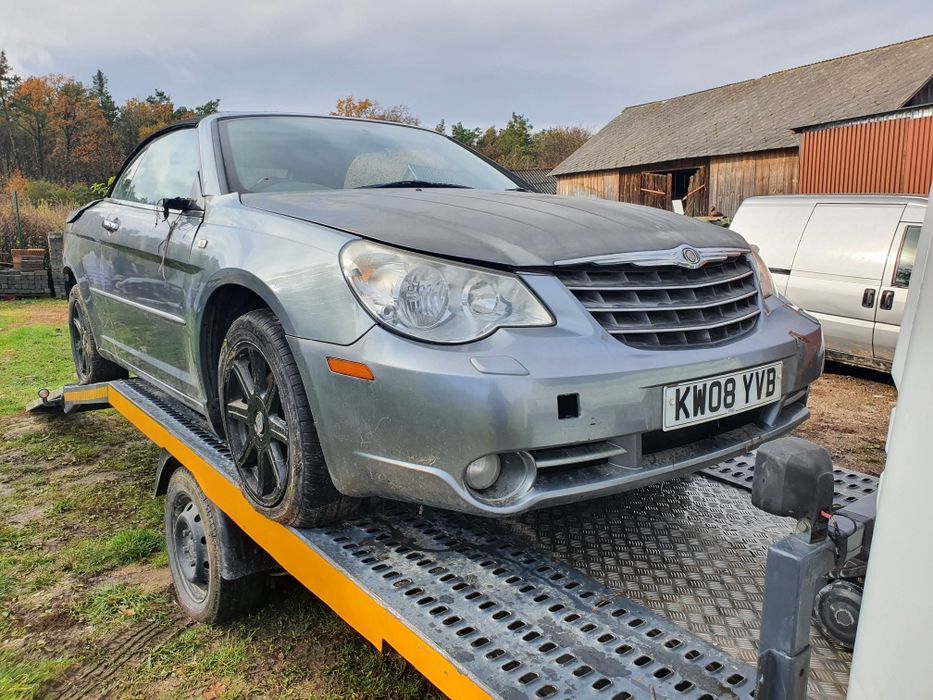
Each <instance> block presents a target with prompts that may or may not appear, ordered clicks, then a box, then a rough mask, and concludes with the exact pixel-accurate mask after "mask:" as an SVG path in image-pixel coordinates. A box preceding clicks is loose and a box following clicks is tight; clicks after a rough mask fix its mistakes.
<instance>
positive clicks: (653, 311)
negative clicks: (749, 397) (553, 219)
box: [555, 254, 761, 349]
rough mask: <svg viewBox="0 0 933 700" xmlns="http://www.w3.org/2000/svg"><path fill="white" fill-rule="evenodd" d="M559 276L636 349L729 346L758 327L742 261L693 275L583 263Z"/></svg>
mask: <svg viewBox="0 0 933 700" xmlns="http://www.w3.org/2000/svg"><path fill="white" fill-rule="evenodd" d="M555 274H556V275H557V277H558V279H560V280H561V282H563V283H564V286H566V287H567V289H568V290H570V292H571V293H572V294H573V295H574V296H575V297H576V298H577V300H578V301H579V302H580V303H581V304H582V305H583V307H584V308H585V309H586V310H587V311H589V312H590V313H591V314H592V315H593V318H594V319H596V321H597V322H599V324H600V325H601V326H602V327H603V328H605V329H606V331H607V332H608V333H610V334H611V335H612V336H613V337H615V338H617V339H618V340H620V341H622V342H624V343H626V344H628V345H631V346H633V347H640V348H659V349H663V348H678V347H697V346H703V345H714V344H717V343H723V342H728V341H730V340H734V339H736V338H739V337H741V336H743V335H745V334H746V333H749V332H750V331H751V330H752V329H754V327H755V325H756V324H757V321H758V317H759V316H760V314H761V308H760V302H759V292H758V284H757V279H756V277H755V273H754V269H753V268H752V266H751V264H750V263H749V261H748V259H747V258H746V257H745V256H744V255H738V254H737V255H733V256H731V257H729V258H728V259H726V260H722V261H717V262H710V263H707V264H706V265H703V266H701V267H698V268H695V269H691V268H686V267H680V266H678V265H659V266H653V267H642V266H636V265H633V264H630V263H622V264H617V265H598V266H596V265H590V264H581V265H580V266H578V267H572V268H558V269H557V270H555Z"/></svg>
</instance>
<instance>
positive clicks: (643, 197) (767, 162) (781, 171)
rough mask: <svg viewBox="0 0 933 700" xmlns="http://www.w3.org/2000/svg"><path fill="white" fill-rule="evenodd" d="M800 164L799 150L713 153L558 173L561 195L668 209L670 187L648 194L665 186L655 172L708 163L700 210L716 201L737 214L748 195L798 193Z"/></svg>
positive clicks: (720, 207) (723, 209) (730, 213)
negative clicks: (662, 194) (661, 193)
mask: <svg viewBox="0 0 933 700" xmlns="http://www.w3.org/2000/svg"><path fill="white" fill-rule="evenodd" d="M798 165H799V158H798V156H797V149H796V148H785V149H781V150H774V151H759V152H757V153H746V154H741V155H731V156H713V157H712V158H709V159H707V158H691V159H689V160H681V161H670V162H666V163H652V164H650V165H644V166H641V167H639V168H625V169H623V170H600V171H596V172H588V173H576V174H574V175H559V176H558V177H557V194H566V195H572V196H578V197H580V196H582V197H600V198H602V199H611V200H613V201H622V202H633V203H635V204H647V205H649V206H656V207H658V208H669V207H670V190H669V189H668V196H667V199H666V200H665V198H664V197H660V196H654V195H651V194H650V193H648V194H646V192H645V190H646V189H647V190H661V189H664V188H663V187H662V186H661V185H660V184H658V183H657V182H656V179H657V178H656V176H653V175H650V174H651V173H658V172H664V171H671V170H684V169H692V168H703V167H706V166H708V170H706V171H705V172H704V177H705V174H706V173H708V174H709V179H708V182H707V183H706V185H707V186H706V187H705V188H704V189H703V190H701V191H700V192H698V193H697V195H696V196H697V199H698V201H697V202H696V207H697V209H698V213H702V214H706V213H707V210H708V208H709V207H712V206H714V205H715V206H716V208H717V209H718V210H719V211H720V212H722V213H723V214H725V215H727V216H733V215H734V214H735V212H736V210H737V209H738V208H739V204H741V203H742V200H743V199H745V198H746V197H752V196H754V195H763V194H795V193H796V192H797V180H798ZM668 188H669V184H668ZM707 193H708V194H707Z"/></svg>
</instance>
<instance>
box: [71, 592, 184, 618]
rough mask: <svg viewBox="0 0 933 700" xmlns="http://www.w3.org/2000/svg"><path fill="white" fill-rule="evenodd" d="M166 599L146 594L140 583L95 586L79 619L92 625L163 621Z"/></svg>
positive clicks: (78, 613) (79, 611) (83, 605)
mask: <svg viewBox="0 0 933 700" xmlns="http://www.w3.org/2000/svg"><path fill="white" fill-rule="evenodd" d="M162 602H163V599H162V597H161V596H157V595H153V594H151V593H143V591H142V590H140V588H139V586H128V585H126V584H123V583H118V584H115V585H113V586H104V587H102V588H94V589H92V590H91V591H90V592H89V593H88V595H87V598H86V599H85V600H84V602H83V603H82V604H80V605H78V606H77V608H76V610H75V612H76V613H77V616H78V618H79V619H80V620H82V621H84V622H86V623H88V624H90V625H96V626H98V627H100V626H104V627H106V626H109V625H110V624H112V623H114V622H116V621H121V620H128V619H129V620H157V619H158V620H161V619H165V618H166V613H165V609H164V606H163V605H162Z"/></svg>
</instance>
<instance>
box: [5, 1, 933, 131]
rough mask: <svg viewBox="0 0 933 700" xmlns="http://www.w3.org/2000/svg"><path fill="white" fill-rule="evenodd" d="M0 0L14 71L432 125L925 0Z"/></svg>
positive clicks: (636, 93)
mask: <svg viewBox="0 0 933 700" xmlns="http://www.w3.org/2000/svg"><path fill="white" fill-rule="evenodd" d="M900 5H901V7H900V8H898V9H895V8H893V7H892V5H891V4H890V3H887V4H881V3H873V2H867V1H865V0H863V1H861V2H843V1H842V0H827V1H826V2H822V3H819V4H817V3H812V2H810V3H804V2H800V1H792V2H782V3H747V2H740V1H738V0H723V1H720V2H715V3H713V2H710V3H693V4H681V3H659V2H640V1H639V2H635V1H632V0H628V1H623V2H618V1H608V0H599V1H594V2H578V3H567V2H563V1H562V2H548V1H541V0H539V1H537V2H533V1H530V0H512V1H510V2H507V3H503V2H494V1H493V0H473V1H472V2H460V1H457V2H446V1H445V2H433V3H424V2H415V1H414V0H393V1H391V2H385V1H383V2H379V1H376V0H367V1H354V2H351V1H345V2H324V1H321V0H308V1H307V2H282V1H280V0H264V1H263V2H259V3H245V2H240V3H230V2H220V1H219V0H202V1H201V2H197V3H192V2H190V0H185V1H183V2H182V1H179V0H163V1H162V2H161V3H160V4H158V5H157V4H155V3H132V2H126V0H120V1H117V0H97V1H96V2H94V3H60V2H51V1H49V0H32V1H31V2H29V3H24V2H21V1H20V0H0V17H3V23H2V25H0V47H2V48H5V49H6V50H7V53H8V55H9V57H10V59H11V62H12V64H13V65H14V67H15V68H16V70H17V71H18V72H20V73H22V74H30V73H47V72H59V73H65V74H66V75H75V76H76V77H78V78H82V79H87V78H88V77H89V76H90V75H91V74H92V73H93V72H94V70H96V69H97V68H101V69H103V70H104V72H105V73H106V74H107V75H108V76H109V77H110V80H111V89H112V91H113V92H114V95H115V96H116V97H117V99H118V100H124V99H126V98H128V97H131V96H143V95H146V94H148V93H150V92H151V91H152V90H153V89H154V88H156V87H159V88H161V89H163V90H165V91H166V92H168V93H169V94H171V95H172V96H173V97H174V98H175V99H176V101H177V102H179V103H184V104H188V105H191V104H198V103H200V102H203V101H205V100H207V99H211V98H214V97H219V98H221V104H222V106H223V107H224V108H227V109H257V108H260V109H291V110H304V111H312V112H322V111H323V112H326V111H329V110H330V109H332V107H333V105H334V102H335V101H336V99H337V98H338V97H340V96H343V95H346V94H350V93H353V94H355V95H357V96H370V97H373V98H375V99H378V100H380V101H381V102H383V103H387V104H394V103H405V104H407V105H408V106H409V107H410V108H411V109H412V111H413V112H414V113H415V114H417V115H419V116H420V117H421V118H422V120H423V121H424V122H425V123H426V124H429V125H430V124H433V123H435V122H436V121H438V120H439V119H441V118H442V117H443V118H445V119H446V120H447V122H448V123H451V122H454V121H460V120H462V121H464V122H465V123H467V124H470V125H474V124H475V125H481V126H485V125H489V124H492V123H499V124H501V123H503V122H504V121H505V120H506V119H508V117H509V115H510V114H511V112H512V111H518V112H523V113H524V114H526V115H527V116H528V117H529V118H530V119H531V121H532V123H534V124H535V125H536V126H547V125H551V124H557V123H572V124H583V125H587V126H590V127H599V126H601V125H602V124H603V123H605V122H606V121H608V120H609V119H610V118H611V117H612V116H614V115H615V114H617V113H618V112H619V111H620V110H621V109H623V108H624V107H625V106H627V105H630V104H637V103H640V102H645V101H649V100H654V99H661V98H664V97H671V96H674V95H679V94H683V93H685V92H690V91H694V90H700V89H705V88H708V87H714V86H717V85H721V84H724V83H727V82H732V81H736V80H742V79H746V78H751V77H757V76H759V75H762V74H764V73H768V72H771V71H774V70H780V69H782V68H789V67H792V66H795V65H800V64H803V63H807V62H811V61H816V60H822V59H826V58H831V57H833V56H836V55H841V54H845V53H850V52H853V51H858V50H864V49H868V48H873V47H875V46H879V45H882V44H886V43H890V42H893V41H898V40H903V39H907V38H911V37H913V36H915V35H917V32H918V29H917V27H922V26H933V5H930V4H929V3H928V2H926V3H924V2H915V1H914V0H909V1H908V2H903V3H900Z"/></svg>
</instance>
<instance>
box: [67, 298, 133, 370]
mask: <svg viewBox="0 0 933 700" xmlns="http://www.w3.org/2000/svg"><path fill="white" fill-rule="evenodd" d="M68 331H69V336H70V338H71V359H72V360H74V363H75V373H76V374H77V375H78V384H94V383H96V382H109V381H111V380H114V379H126V378H127V377H128V376H129V373H128V372H127V371H126V370H125V369H123V368H122V367H120V365H118V364H115V363H113V362H111V361H110V360H106V359H104V358H103V357H101V354H100V351H99V350H98V349H97V341H96V340H95V339H94V332H93V331H92V330H91V321H90V317H89V316H88V313H87V307H86V306H85V305H84V300H83V299H82V298H81V290H80V289H79V288H78V285H74V286H73V287H72V288H71V291H70V292H68Z"/></svg>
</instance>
